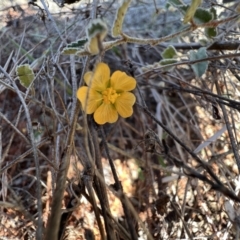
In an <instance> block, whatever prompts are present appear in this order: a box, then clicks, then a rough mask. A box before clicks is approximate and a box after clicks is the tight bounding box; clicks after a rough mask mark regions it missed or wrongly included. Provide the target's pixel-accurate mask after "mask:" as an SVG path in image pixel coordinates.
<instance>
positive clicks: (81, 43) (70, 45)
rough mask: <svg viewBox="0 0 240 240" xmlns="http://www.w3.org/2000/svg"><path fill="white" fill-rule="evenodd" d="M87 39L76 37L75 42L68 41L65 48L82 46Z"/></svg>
mask: <svg viewBox="0 0 240 240" xmlns="http://www.w3.org/2000/svg"><path fill="white" fill-rule="evenodd" d="M87 41H88V40H87V39H78V40H77V41H75V42H71V43H69V44H68V45H67V47H66V48H82V47H84V45H85V43H86V42H87Z"/></svg>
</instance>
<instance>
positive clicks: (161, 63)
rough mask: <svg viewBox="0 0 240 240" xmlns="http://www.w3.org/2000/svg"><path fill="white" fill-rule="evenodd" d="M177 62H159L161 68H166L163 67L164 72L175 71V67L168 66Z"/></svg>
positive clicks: (169, 60) (175, 60)
mask: <svg viewBox="0 0 240 240" xmlns="http://www.w3.org/2000/svg"><path fill="white" fill-rule="evenodd" d="M176 62H177V59H171V58H170V59H163V60H161V61H160V62H159V64H160V65H161V66H165V67H163V68H162V69H163V71H171V70H173V68H174V67H173V66H170V67H169V66H168V65H170V64H173V63H176Z"/></svg>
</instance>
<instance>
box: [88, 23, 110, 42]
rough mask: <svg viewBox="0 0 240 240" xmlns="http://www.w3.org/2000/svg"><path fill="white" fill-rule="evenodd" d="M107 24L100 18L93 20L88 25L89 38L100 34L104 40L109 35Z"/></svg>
mask: <svg viewBox="0 0 240 240" xmlns="http://www.w3.org/2000/svg"><path fill="white" fill-rule="evenodd" d="M107 30H108V29H107V25H106V24H105V22H104V21H103V20H101V19H99V18H97V19H94V20H92V21H91V22H90V23H89V25H88V26H87V30H86V32H87V36H88V40H90V39H91V38H95V37H96V36H99V39H100V40H103V39H104V38H105V37H106V35H107Z"/></svg>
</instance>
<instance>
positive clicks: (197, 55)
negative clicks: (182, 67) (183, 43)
mask: <svg viewBox="0 0 240 240" xmlns="http://www.w3.org/2000/svg"><path fill="white" fill-rule="evenodd" d="M189 54H190V61H195V60H200V59H204V58H207V57H208V56H207V51H206V48H205V47H201V48H199V49H198V51H194V50H191V51H190V52H189ZM191 67H192V69H193V71H194V73H195V75H196V77H199V78H200V77H201V76H202V75H203V74H204V73H205V72H206V70H207V68H208V61H203V62H199V63H194V64H192V65H191Z"/></svg>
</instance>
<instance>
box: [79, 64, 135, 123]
mask: <svg viewBox="0 0 240 240" xmlns="http://www.w3.org/2000/svg"><path fill="white" fill-rule="evenodd" d="M84 81H85V83H86V84H87V86H83V87H80V88H79V89H78V91H77V98H78V99H79V100H80V102H81V104H82V107H83V109H84V111H85V112H86V113H87V114H92V113H94V114H93V117H94V120H95V122H97V123H98V124H104V123H106V122H109V123H113V122H116V121H117V119H118V114H119V115H120V116H121V117H123V118H127V117H130V116H131V115H132V114H133V108H132V107H133V104H134V103H135V101H136V98H135V96H134V94H133V93H130V92H129V91H131V90H133V89H134V88H135V87H136V80H135V79H134V78H133V77H130V76H128V75H127V74H126V73H125V72H121V71H115V72H114V73H113V74H112V76H111V77H110V69H109V67H108V65H107V64H105V63H102V62H101V63H98V64H97V66H96V68H95V71H94V72H87V73H86V74H85V75H84Z"/></svg>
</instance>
